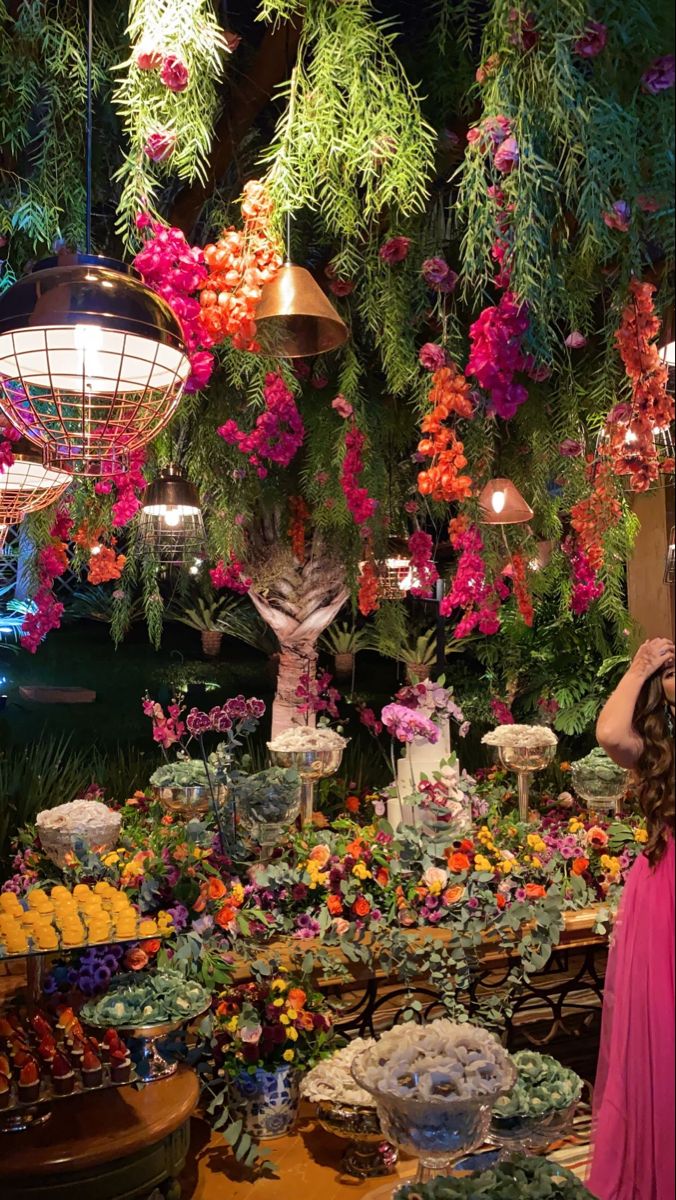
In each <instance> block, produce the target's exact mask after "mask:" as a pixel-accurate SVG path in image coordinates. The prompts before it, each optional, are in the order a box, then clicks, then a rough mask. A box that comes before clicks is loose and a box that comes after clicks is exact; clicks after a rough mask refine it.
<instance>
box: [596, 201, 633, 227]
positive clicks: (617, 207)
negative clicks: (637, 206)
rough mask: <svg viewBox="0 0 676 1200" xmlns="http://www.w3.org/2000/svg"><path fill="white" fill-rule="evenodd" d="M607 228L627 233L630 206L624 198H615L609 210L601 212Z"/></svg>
mask: <svg viewBox="0 0 676 1200" xmlns="http://www.w3.org/2000/svg"><path fill="white" fill-rule="evenodd" d="M601 216H602V217H603V220H604V222H605V224H606V225H607V226H608V228H609V229H617V230H618V232H619V233H627V232H628V230H629V225H630V224H631V208H630V207H629V205H628V204H627V201H626V200H616V201H615V203H614V204H613V207H612V208H611V210H610V212H604V213H602V214H601Z"/></svg>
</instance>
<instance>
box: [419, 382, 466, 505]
mask: <svg viewBox="0 0 676 1200" xmlns="http://www.w3.org/2000/svg"><path fill="white" fill-rule="evenodd" d="M429 401H430V404H431V405H432V410H431V412H429V413H427V415H426V416H425V417H424V418H423V422H422V426H421V429H422V432H423V433H425V434H427V435H428V436H427V437H424V438H423V439H422V440H421V441H420V443H419V445H418V453H419V454H422V455H423V456H424V457H425V458H430V459H431V460H432V461H431V463H430V465H429V467H428V468H427V469H426V470H424V471H421V472H420V474H419V475H418V491H419V492H420V493H421V495H423V496H430V497H431V499H432V500H441V501H444V502H445V503H451V502H452V501H454V500H466V499H467V497H468V496H470V495H471V494H472V480H471V478H470V476H469V475H462V474H461V471H462V468H463V467H466V466H467V459H466V458H465V456H464V453H463V449H464V447H463V444H462V442H461V441H460V440H459V438H458V437H457V434H456V433H455V431H454V430H453V429H451V428H450V427H449V426H448V425H446V424H445V422H446V421H448V420H449V419H450V418H451V417H453V416H456V417H471V416H472V413H473V411H474V406H473V404H472V400H471V395H470V385H469V383H468V382H467V380H466V379H465V377H464V375H463V374H462V373H461V372H460V371H459V370H458V368H457V367H456V366H454V365H453V364H452V363H451V364H450V365H449V366H446V367H440V368H439V370H438V371H435V372H434V374H433V376H432V387H431V389H430V394H429Z"/></svg>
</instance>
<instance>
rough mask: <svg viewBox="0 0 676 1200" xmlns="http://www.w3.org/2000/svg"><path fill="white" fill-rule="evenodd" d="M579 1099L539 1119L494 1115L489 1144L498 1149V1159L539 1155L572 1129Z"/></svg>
mask: <svg viewBox="0 0 676 1200" xmlns="http://www.w3.org/2000/svg"><path fill="white" fill-rule="evenodd" d="M578 1103H579V1100H573V1102H572V1104H569V1105H568V1106H567V1107H566V1108H556V1109H551V1110H550V1111H549V1112H546V1113H542V1114H541V1115H539V1116H519V1115H517V1116H511V1117H501V1116H498V1115H497V1114H496V1113H493V1116H492V1119H491V1123H490V1129H489V1131H488V1139H487V1140H488V1141H489V1142H490V1143H491V1145H493V1146H496V1145H497V1146H499V1147H500V1158H501V1159H503V1158H510V1157H511V1156H512V1155H513V1154H526V1155H528V1154H532V1153H536V1154H537V1153H541V1152H542V1151H544V1150H546V1149H547V1147H548V1146H550V1145H551V1143H552V1142H556V1141H558V1140H559V1139H560V1138H562V1137H565V1136H566V1135H567V1134H568V1133H569V1132H570V1129H571V1126H572V1124H573V1119H574V1117H575V1112H576V1109H577V1106H578Z"/></svg>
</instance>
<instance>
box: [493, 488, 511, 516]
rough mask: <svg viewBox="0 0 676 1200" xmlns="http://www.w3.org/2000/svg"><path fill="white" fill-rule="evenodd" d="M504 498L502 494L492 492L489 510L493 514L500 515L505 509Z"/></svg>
mask: <svg viewBox="0 0 676 1200" xmlns="http://www.w3.org/2000/svg"><path fill="white" fill-rule="evenodd" d="M506 498H507V497H506V496H505V493H504V492H493V495H492V496H491V508H492V509H493V512H494V513H501V512H502V510H503V508H504V507H505V500H506Z"/></svg>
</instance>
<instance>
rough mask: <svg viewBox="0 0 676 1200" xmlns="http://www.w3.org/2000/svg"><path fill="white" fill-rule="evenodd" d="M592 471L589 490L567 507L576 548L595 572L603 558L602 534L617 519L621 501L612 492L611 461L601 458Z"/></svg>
mask: <svg viewBox="0 0 676 1200" xmlns="http://www.w3.org/2000/svg"><path fill="white" fill-rule="evenodd" d="M592 471H593V472H594V473H593V476H592V478H593V486H592V490H591V492H590V494H589V495H588V496H585V498H584V500H578V502H577V504H574V505H573V507H572V508H571V510H570V523H571V525H572V527H573V529H574V530H575V533H576V535H577V545H578V547H579V549H580V550H582V551H583V552H584V554H585V555H586V556H587V558H588V560H589V565H590V566H591V568H592V569H593V570H594V571H596V572H598V571H600V569H601V567H602V566H603V562H604V551H603V538H604V536H605V535H606V534H607V533H608V530H609V529H612V528H613V526H614V525H617V523H618V521H619V520H620V517H621V516H622V505H621V504H620V502H619V500H618V499H617V496H616V495H615V485H614V482H613V465H612V463H611V462H609V460H608V459H607V458H604V459H602V460H601V462H600V463H599V464H598V466H596V467H595V468H594V467H593V466H592Z"/></svg>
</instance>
